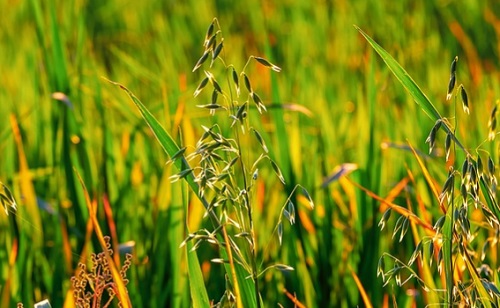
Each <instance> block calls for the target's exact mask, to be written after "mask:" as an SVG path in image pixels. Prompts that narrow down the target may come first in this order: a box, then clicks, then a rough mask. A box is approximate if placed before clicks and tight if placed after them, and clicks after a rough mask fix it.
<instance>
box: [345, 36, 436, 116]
mask: <svg viewBox="0 0 500 308" xmlns="http://www.w3.org/2000/svg"><path fill="white" fill-rule="evenodd" d="M354 27H355V28H356V29H357V30H358V31H359V33H361V34H362V35H363V36H364V37H365V39H366V40H367V41H368V43H370V45H371V46H372V47H373V49H375V51H376V52H377V53H378V54H379V55H380V57H381V58H382V60H384V62H385V64H386V65H387V67H389V69H390V70H391V71H392V73H393V74H394V76H396V78H397V79H398V80H399V82H401V84H402V85H403V86H404V87H405V89H406V90H407V91H408V92H409V93H410V94H411V96H412V97H413V99H414V100H415V102H416V103H417V104H418V105H420V107H421V108H422V110H423V111H424V112H425V113H426V114H427V115H428V116H429V117H430V118H431V119H433V120H434V121H437V120H438V119H441V118H442V117H441V115H440V114H439V112H438V111H437V109H436V107H435V106H434V105H433V104H432V103H431V101H430V100H429V99H428V98H427V96H426V95H425V94H424V92H422V90H420V88H419V87H418V85H417V84H416V83H415V81H413V79H412V78H411V77H410V75H408V73H407V72H406V71H405V70H404V68H403V67H402V66H401V65H399V63H398V62H397V61H396V60H395V59H394V58H393V57H392V56H391V55H390V54H389V53H388V52H387V51H385V49H384V48H382V47H381V46H380V45H379V44H377V42H375V41H374V40H373V39H372V38H371V37H370V36H368V34H366V33H365V32H363V30H361V29H360V28H359V27H358V26H354Z"/></svg>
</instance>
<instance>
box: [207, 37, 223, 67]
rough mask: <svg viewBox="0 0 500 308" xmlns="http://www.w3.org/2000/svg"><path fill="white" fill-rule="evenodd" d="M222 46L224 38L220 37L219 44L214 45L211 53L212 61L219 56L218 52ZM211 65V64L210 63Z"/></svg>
mask: <svg viewBox="0 0 500 308" xmlns="http://www.w3.org/2000/svg"><path fill="white" fill-rule="evenodd" d="M223 47H224V39H222V40H221V41H220V43H219V45H217V47H215V49H214V51H213V53H212V63H213V61H214V60H215V59H217V57H218V56H219V54H220V52H221V51H222V48H223ZM210 66H211V65H210Z"/></svg>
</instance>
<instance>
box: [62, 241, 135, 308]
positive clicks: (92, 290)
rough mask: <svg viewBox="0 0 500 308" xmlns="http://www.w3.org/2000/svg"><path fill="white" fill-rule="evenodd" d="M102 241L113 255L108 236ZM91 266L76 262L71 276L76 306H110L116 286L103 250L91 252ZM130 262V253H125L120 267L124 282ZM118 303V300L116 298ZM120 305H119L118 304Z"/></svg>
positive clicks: (125, 281) (114, 296)
mask: <svg viewBox="0 0 500 308" xmlns="http://www.w3.org/2000/svg"><path fill="white" fill-rule="evenodd" d="M104 241H105V243H106V248H107V252H108V254H109V255H110V256H111V255H113V249H111V243H110V237H109V236H105V237H104ZM90 258H91V267H90V268H88V267H87V265H86V264H84V263H78V270H77V273H76V275H75V276H73V277H71V283H72V286H73V298H74V300H75V305H76V306H77V307H85V308H87V307H88V308H90V307H102V308H105V307H110V305H111V304H112V302H113V300H114V299H116V298H117V297H116V294H117V293H118V291H117V287H116V285H115V283H114V280H113V275H112V274H111V268H110V266H109V263H108V259H107V258H106V254H105V253H104V252H100V253H97V254H96V253H92V254H91V255H90ZM131 264H132V255H131V254H126V256H125V261H124V262H123V265H122V267H121V269H120V276H121V278H122V280H123V282H124V284H127V283H128V279H127V271H128V269H129V268H130V265H131ZM118 304H119V305H120V304H121V303H120V301H119V300H118ZM120 307H121V305H120Z"/></svg>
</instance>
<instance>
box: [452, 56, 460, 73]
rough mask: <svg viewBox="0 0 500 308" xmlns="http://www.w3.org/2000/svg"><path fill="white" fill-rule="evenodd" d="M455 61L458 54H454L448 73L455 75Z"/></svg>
mask: <svg viewBox="0 0 500 308" xmlns="http://www.w3.org/2000/svg"><path fill="white" fill-rule="evenodd" d="M457 62H458V56H455V58H454V59H453V61H452V62H451V67H450V75H455V74H456V71H457Z"/></svg>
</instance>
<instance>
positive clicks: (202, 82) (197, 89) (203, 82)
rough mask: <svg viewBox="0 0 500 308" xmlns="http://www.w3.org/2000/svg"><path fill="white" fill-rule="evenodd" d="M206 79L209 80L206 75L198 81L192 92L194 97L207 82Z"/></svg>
mask: <svg viewBox="0 0 500 308" xmlns="http://www.w3.org/2000/svg"><path fill="white" fill-rule="evenodd" d="M208 80H209V78H208V77H205V78H203V80H202V81H201V82H200V84H199V85H198V87H197V88H196V91H194V93H193V96H194V97H197V96H198V95H199V94H200V93H201V91H202V90H203V88H205V86H206V85H207V84H208Z"/></svg>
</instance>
